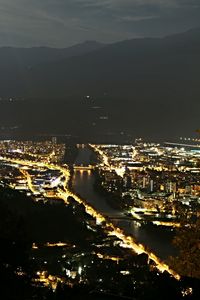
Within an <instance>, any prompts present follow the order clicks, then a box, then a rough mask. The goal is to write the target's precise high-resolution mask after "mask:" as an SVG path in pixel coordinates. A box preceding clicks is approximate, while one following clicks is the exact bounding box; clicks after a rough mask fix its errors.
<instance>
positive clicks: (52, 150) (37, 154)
mask: <svg viewBox="0 0 200 300" xmlns="http://www.w3.org/2000/svg"><path fill="white" fill-rule="evenodd" d="M0 155H1V156H4V155H11V156H12V157H17V158H19V157H21V158H26V157H27V158H29V159H30V157H31V158H32V159H35V160H37V158H38V159H40V160H41V158H43V159H44V160H45V159H46V160H48V161H49V162H55V163H58V162H61V161H62V160H63V158H64V155H65V144H57V141H56V138H55V137H53V138H52V140H49V141H41V142H35V141H16V140H3V141H0Z"/></svg>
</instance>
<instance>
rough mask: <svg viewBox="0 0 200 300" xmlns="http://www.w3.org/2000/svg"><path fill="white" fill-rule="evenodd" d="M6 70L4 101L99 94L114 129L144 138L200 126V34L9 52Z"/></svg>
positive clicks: (1, 60)
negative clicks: (8, 99)
mask: <svg viewBox="0 0 200 300" xmlns="http://www.w3.org/2000/svg"><path fill="white" fill-rule="evenodd" d="M5 53H6V54H5ZM13 53H14V54H13ZM8 54H9V55H8ZM11 54H12V55H11ZM6 55H7V56H6ZM0 66H1V73H0V96H1V97H3V96H7V97H15V96H19V97H20V96H21V97H24V98H26V97H27V98H33V99H35V98H37V99H42V98H43V99H49V102H50V99H52V102H54V101H53V100H54V99H58V98H62V99H66V98H67V97H69V99H73V97H76V98H77V99H78V98H81V97H83V96H84V95H92V96H93V97H98V98H99V99H101V98H102V99H104V100H105V99H106V101H107V104H106V105H107V112H108V114H109V113H110V114H114V117H113V118H114V119H115V121H114V123H113V125H112V124H110V123H109V122H110V121H108V124H110V125H109V126H110V128H112V126H113V130H114V128H117V126H118V124H121V123H119V120H120V121H121V122H122V123H123V125H124V128H129V129H130V128H136V127H137V134H143V133H145V132H147V131H148V132H156V131H157V132H158V131H159V137H160V136H162V134H163V135H166V134H168V133H169V132H171V133H174V132H175V131H176V132H177V134H179V133H181V131H184V132H191V131H192V130H195V129H196V128H198V127H199V124H198V122H199V111H200V28H196V29H192V30H189V31H187V32H184V33H180V34H176V35H172V36H167V37H165V38H143V39H133V40H125V41H122V42H118V43H114V44H109V45H101V44H98V43H96V42H86V43H83V44H81V45H78V46H74V47H71V48H68V49H49V48H32V49H10V48H9V49H8V48H3V49H0ZM102 99H101V100H102ZM69 103H70V102H69ZM104 103H105V101H104ZM66 107H67V104H66ZM45 109H46V106H45V108H44V110H45ZM122 111H123V112H124V113H123V115H122ZM60 113H61V114H62V112H60ZM80 116H81V112H80ZM63 118H64V116H63ZM158 124H159V126H160V128H158ZM99 126H100V125H99ZM120 126H121V125H120ZM147 127H148V130H147ZM175 127H176V128H175ZM120 128H121V127H120ZM138 128H139V129H140V130H139V129H138ZM145 130H146V131H145Z"/></svg>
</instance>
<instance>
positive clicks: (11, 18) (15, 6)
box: [0, 0, 200, 47]
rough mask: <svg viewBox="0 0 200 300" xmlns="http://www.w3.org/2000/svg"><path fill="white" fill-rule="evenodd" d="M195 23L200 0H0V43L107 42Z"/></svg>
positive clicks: (176, 29) (164, 32) (167, 31)
mask: <svg viewBox="0 0 200 300" xmlns="http://www.w3.org/2000/svg"><path fill="white" fill-rule="evenodd" d="M198 26H200V1H199V0H45V1H41V0H0V46H5V45H10V46H20V47H24V46H41V45H43V46H52V47H67V46H70V45H72V44H76V43H79V42H82V41H85V40H97V41H99V42H106V43H109V42H114V41H119V40H124V39H129V38H134V37H143V36H163V35H168V34H172V33H176V32H181V31H185V30H187V29H190V28H192V27H198Z"/></svg>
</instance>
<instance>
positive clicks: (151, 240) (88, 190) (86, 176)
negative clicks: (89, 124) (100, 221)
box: [73, 148, 176, 259]
mask: <svg viewBox="0 0 200 300" xmlns="http://www.w3.org/2000/svg"><path fill="white" fill-rule="evenodd" d="M91 154H92V151H91V150H90V149H88V148H83V149H79V152H78V156H77V159H76V162H75V164H77V165H81V164H82V165H88V164H89V163H90V157H91ZM94 181H95V177H94V175H93V173H92V171H75V172H74V175H73V189H74V191H75V192H76V193H77V194H79V195H80V196H81V197H82V198H84V199H85V200H86V201H87V202H88V203H89V204H91V205H92V206H93V207H94V208H96V210H98V211H99V212H101V213H102V214H104V215H107V216H111V217H112V216H115V215H119V216H120V215H123V212H122V211H119V210H115V209H113V208H111V207H110V206H109V204H108V203H107V201H106V198H105V197H103V196H101V195H99V194H98V193H97V192H96V191H95V190H94ZM114 222H115V223H116V224H117V225H118V227H120V228H122V229H123V230H124V231H125V232H126V233H127V234H128V235H132V236H134V237H135V238H136V240H137V241H138V242H140V243H142V244H144V245H145V246H147V247H149V248H150V249H151V250H152V251H153V252H154V253H155V254H157V255H158V256H159V257H160V258H162V259H166V258H167V257H168V256H169V255H173V254H175V253H176V252H175V249H174V248H173V246H172V244H171V242H172V239H173V236H174V232H173V231H172V230H171V229H170V228H163V227H157V226H148V225H145V226H139V225H138V224H137V223H136V222H134V221H129V220H114Z"/></svg>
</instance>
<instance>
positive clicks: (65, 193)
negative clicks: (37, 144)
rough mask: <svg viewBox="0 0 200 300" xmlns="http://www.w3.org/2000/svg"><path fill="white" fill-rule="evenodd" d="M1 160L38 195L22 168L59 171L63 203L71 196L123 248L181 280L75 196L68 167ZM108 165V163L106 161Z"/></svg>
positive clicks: (60, 194) (151, 254)
mask: <svg viewBox="0 0 200 300" xmlns="http://www.w3.org/2000/svg"><path fill="white" fill-rule="evenodd" d="M0 160H2V161H6V162H9V163H12V164H16V167H18V168H19V169H20V171H21V172H22V173H23V175H24V176H25V178H26V180H27V184H28V187H29V189H30V190H31V192H32V193H33V194H35V193H38V191H36V190H35V188H34V186H33V184H32V177H31V176H30V175H29V173H28V171H25V170H23V169H22V166H27V167H29V168H33V167H34V168H38V170H40V169H41V168H42V169H44V168H45V169H49V170H56V171H59V172H60V173H61V174H62V176H60V177H62V178H64V180H63V181H60V182H59V186H61V185H62V187H59V186H57V192H56V197H57V198H60V199H63V201H64V202H65V203H66V204H68V197H69V196H71V197H73V199H74V200H75V201H77V202H78V203H79V204H82V205H84V207H85V211H86V212H87V213H88V214H89V215H91V216H92V217H94V218H95V219H96V221H97V222H98V223H102V222H103V225H104V226H105V228H106V229H107V231H108V232H109V235H112V236H116V237H117V238H119V239H120V240H121V244H120V245H121V247H124V248H129V249H132V250H133V251H134V252H135V253H136V254H142V253H145V254H147V255H148V257H149V259H151V260H152V261H154V263H155V265H156V268H157V269H158V270H159V271H161V272H164V271H167V272H168V273H169V274H171V275H172V276H173V277H175V278H176V279H180V276H179V275H178V274H177V273H176V272H174V271H173V270H171V269H170V268H169V266H168V265H167V264H165V263H163V262H162V261H161V260H160V259H159V258H158V257H157V256H156V255H155V254H154V253H152V252H148V251H147V250H146V249H145V247H144V246H143V245H142V244H139V243H137V242H136V241H135V240H134V238H133V237H131V236H126V235H125V234H124V232H123V230H121V229H120V228H118V227H116V226H115V225H114V224H113V223H112V222H111V221H110V220H109V219H108V218H107V217H104V216H103V215H102V214H101V213H99V212H98V211H97V210H95V209H94V208H93V207H92V206H91V205H88V204H87V202H86V201H85V200H84V199H81V198H80V197H79V196H77V195H75V194H74V193H73V192H72V191H70V190H69V189H68V182H69V180H70V171H69V168H68V166H66V165H63V166H60V165H57V164H52V163H48V162H38V161H37V162H36V161H29V160H23V159H15V158H8V157H5V156H4V157H2V156H1V157H0ZM105 162H106V163H108V161H107V160H106V161H105ZM43 196H44V197H47V194H46V193H44V195H43Z"/></svg>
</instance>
